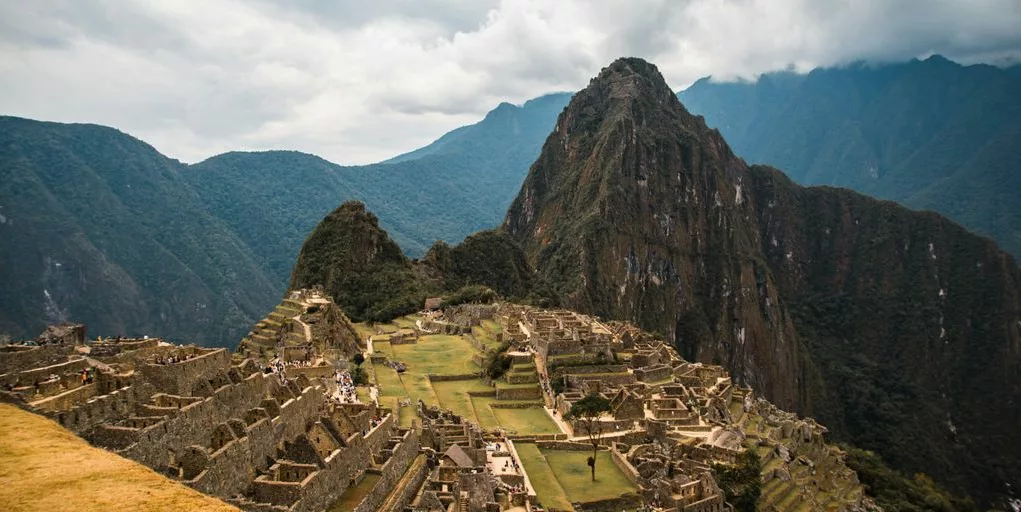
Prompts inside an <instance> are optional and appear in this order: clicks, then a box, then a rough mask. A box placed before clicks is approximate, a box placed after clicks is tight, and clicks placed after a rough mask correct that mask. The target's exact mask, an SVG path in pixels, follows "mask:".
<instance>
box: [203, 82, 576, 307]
mask: <svg viewBox="0 0 1021 512" xmlns="http://www.w3.org/2000/svg"><path fill="white" fill-rule="evenodd" d="M569 99H570V95H569V94H552V95H548V96H543V97H541V98H537V99H534V100H531V101H529V102H527V103H525V104H524V105H522V106H521V107H516V106H513V105H510V104H506V103H504V104H501V105H500V106H499V107H497V108H496V109H494V110H493V111H491V112H490V113H489V114H488V115H487V116H486V118H485V119H483V120H482V121H480V122H478V123H476V124H474V125H471V126H465V127H462V128H459V129H457V130H455V131H453V132H451V133H448V134H447V135H445V136H443V137H442V138H440V139H439V140H437V141H436V142H434V143H433V144H431V145H429V146H426V147H424V148H422V149H419V150H417V151H414V152H412V153H409V154H406V155H402V156H399V157H396V158H394V159H393V160H391V161H390V162H389V163H381V164H373V165H366V166H357V167H342V166H339V165H335V164H332V163H330V162H327V161H326V160H323V159H321V158H319V157H315V156H312V155H308V154H303V153H298V152H292V151H286V152H285V151H271V152H263V153H227V154H224V155H219V156H216V157H213V158H210V159H208V160H206V161H204V162H201V163H199V164H196V165H193V166H191V167H189V168H188V170H187V172H186V173H185V178H186V179H187V181H188V182H189V183H190V184H191V185H192V186H193V187H194V188H195V190H196V191H197V192H198V193H199V194H200V195H201V196H202V198H203V199H204V200H205V201H206V204H207V205H208V207H209V208H210V209H211V211H212V212H213V213H214V214H215V215H217V216H218V217H220V218H221V219H223V221H224V222H226V223H227V224H228V225H229V226H231V228H233V229H234V231H235V232H236V233H237V234H238V236H240V237H241V239H242V240H244V241H245V242H246V243H247V244H248V245H249V246H250V247H252V250H253V251H254V255H255V257H256V259H257V260H258V261H259V262H260V263H262V264H263V266H264V267H265V268H266V269H267V271H268V272H269V274H270V276H271V279H273V280H274V282H276V283H279V284H278V287H279V290H280V293H283V285H284V284H285V283H286V281H287V277H288V275H289V273H290V271H291V266H292V265H293V263H294V259H295V258H296V257H297V255H298V250H299V248H300V247H301V243H302V240H303V239H304V236H305V234H307V233H308V232H310V231H311V230H312V228H314V227H315V225H316V223H318V222H319V221H320V219H322V218H323V217H324V216H325V215H326V214H327V213H329V212H330V211H331V210H332V209H333V208H335V207H336V206H337V204H339V203H341V202H343V201H346V200H349V199H354V200H359V201H362V202H364V203H365V204H367V205H368V206H369V207H370V208H371V209H372V210H373V211H375V212H376V213H377V214H378V215H379V219H380V223H381V224H382V226H383V227H384V228H386V229H387V231H389V232H390V233H391V234H392V235H393V237H394V240H395V241H396V242H397V243H398V244H400V246H401V248H402V249H404V251H405V252H406V253H407V254H409V255H412V256H413V257H421V256H422V255H424V254H425V252H426V250H428V248H429V246H430V245H431V244H432V243H433V242H434V241H436V240H446V241H448V242H451V243H456V242H459V241H461V239H463V238H464V237H465V236H467V235H469V234H471V233H473V232H475V231H479V230H482V229H487V228H492V227H494V226H497V225H499V224H500V220H501V219H502V217H503V214H504V213H505V212H506V210H507V205H509V204H510V201H511V200H512V199H513V197H514V193H515V191H516V190H517V188H518V187H519V186H520V184H521V180H522V179H523V178H524V176H525V173H526V172H527V171H528V166H529V165H530V164H531V163H532V161H533V160H534V159H535V155H537V154H538V153H539V147H540V146H541V144H542V141H543V139H544V138H545V136H546V134H547V133H548V132H549V128H550V127H551V126H553V122H554V120H555V119H556V116H557V114H558V113H560V111H561V110H563V107H564V105H566V104H567V101H568V100H569Z"/></svg>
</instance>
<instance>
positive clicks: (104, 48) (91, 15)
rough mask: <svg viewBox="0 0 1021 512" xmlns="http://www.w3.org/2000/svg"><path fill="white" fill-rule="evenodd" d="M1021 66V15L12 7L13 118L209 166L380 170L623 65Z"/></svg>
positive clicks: (961, 6) (247, 4)
mask: <svg viewBox="0 0 1021 512" xmlns="http://www.w3.org/2000/svg"><path fill="white" fill-rule="evenodd" d="M930 53H941V54H943V55H946V56H948V57H950V58H952V59H954V60H958V61H960V62H966V63H971V62H1003V61H1005V60H1017V59H1018V57H1019V56H1021V0H957V1H947V0H885V1H883V0H621V1H617V0H577V1H575V0H432V1H429V0H334V1H328V0H321V1H317V0H245V1H242V0H215V1H214V0H195V1H191V0H174V1H166V0H133V1H129V0H109V1H104V0H66V1H49V0H31V1H20V0H8V1H3V2H0V114H7V115H18V116H24V117H31V118H36V119H44V120H53V121H66V122H72V121H73V122H93V123H99V124H105V125H110V126H114V127H116V128H119V129H121V130H123V131H125V132H128V133H130V134H132V135H135V136H137V137H139V138H141V139H143V140H145V141H147V142H149V143H150V144H152V145H154V146H155V147H156V148H157V149H159V150H160V151H162V152H163V153H164V154H167V155H168V156H171V157H174V158H178V159H180V160H183V161H186V162H196V161H199V160H202V159H204V158H207V157H209V156H212V155H214V154H217V153H220V152H223V151H228V150H257V149H296V150H300V151H307V152H310V153H315V154H318V155H321V156H323V157H325V158H327V159H329V160H332V161H334V162H337V163H342V164H354V163H369V162H374V161H379V160H382V159H385V158H389V157H391V156H394V155H396V154H399V153H401V152H404V151H408V150H411V149H414V148H417V147H420V146H422V145H425V144H427V143H429V142H430V141H432V140H433V139H435V138H437V137H438V136H440V135H441V134H443V133H444V132H446V131H448V130H450V129H452V128H455V127H457V126H461V125H465V124H469V123H473V122H475V121H478V120H479V119H481V118H482V117H483V116H484V115H485V113H486V112H487V111H488V110H490V109H492V108H493V107H495V106H496V105H497V104H498V103H499V102H501V101H509V102H512V103H521V102H522V101H524V100H527V99H529V98H532V97H535V96H538V95H541V94H543V93H546V92H552V91H563V90H577V89H579V88H581V87H583V86H584V85H585V84H586V83H587V82H588V79H589V78H591V77H592V76H594V75H595V74H596V73H598V71H599V69H600V68H601V67H603V66H605V65H606V64H608V63H609V62H610V61H612V60H613V59H614V58H616V57H619V56H625V55H629V56H639V57H644V58H646V59H648V60H650V61H652V62H654V63H655V64H657V65H658V66H659V68H660V70H661V71H662V72H663V74H664V75H665V76H666V78H667V80H668V81H669V82H670V84H671V86H672V87H674V88H675V89H681V88H683V87H685V86H687V85H689V84H690V83H691V82H693V81H694V80H696V79H697V78H699V77H701V76H705V75H713V76H714V77H717V78H718V79H728V80H730V79H735V78H741V77H746V78H747V77H754V76H755V75H757V74H759V73H762V72H765V71H770V70H776V69H784V68H794V69H797V70H807V69H811V68H812V67H815V66H822V65H840V64H844V63H847V62H851V61H855V60H871V61H888V60H902V59H908V58H911V57H915V56H926V55H928V54H930Z"/></svg>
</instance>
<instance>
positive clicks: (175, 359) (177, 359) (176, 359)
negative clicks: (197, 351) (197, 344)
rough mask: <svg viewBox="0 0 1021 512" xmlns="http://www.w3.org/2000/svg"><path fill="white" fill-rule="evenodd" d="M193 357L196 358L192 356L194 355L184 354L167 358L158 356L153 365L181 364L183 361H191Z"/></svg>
mask: <svg viewBox="0 0 1021 512" xmlns="http://www.w3.org/2000/svg"><path fill="white" fill-rule="evenodd" d="M193 357H195V356H194V355H192V354H184V355H174V354H171V355H169V356H166V357H164V356H160V355H157V356H155V357H154V358H153V364H159V365H168V364H174V363H180V362H181V361H188V360H189V359H192V358H193Z"/></svg>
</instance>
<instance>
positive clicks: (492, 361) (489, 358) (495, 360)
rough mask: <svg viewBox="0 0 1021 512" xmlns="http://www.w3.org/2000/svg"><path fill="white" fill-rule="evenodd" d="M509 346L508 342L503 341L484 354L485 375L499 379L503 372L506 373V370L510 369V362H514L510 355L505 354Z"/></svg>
mask: <svg viewBox="0 0 1021 512" xmlns="http://www.w3.org/2000/svg"><path fill="white" fill-rule="evenodd" d="M510 346H511V344H510V342H509V341H505V342H503V343H501V344H500V346H499V347H497V349H496V350H493V351H490V352H489V353H487V354H486V359H485V370H486V376H487V377H489V378H490V379H499V378H500V377H503V374H505V373H507V370H510V367H511V364H512V363H513V362H514V360H513V359H512V358H511V356H509V355H507V351H508V350H510Z"/></svg>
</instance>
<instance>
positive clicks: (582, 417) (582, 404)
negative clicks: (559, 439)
mask: <svg viewBox="0 0 1021 512" xmlns="http://www.w3.org/2000/svg"><path fill="white" fill-rule="evenodd" d="M609 411H610V401H609V400H607V399H605V398H603V396H602V395H600V394H599V393H589V394H588V395H586V396H585V398H582V399H581V400H578V401H577V402H574V403H573V404H571V409H570V410H569V411H567V414H565V415H564V418H565V419H568V420H574V421H575V424H576V425H579V426H581V428H582V430H584V431H585V435H587V436H588V440H589V443H591V444H592V456H591V457H589V459H588V466H589V467H590V468H591V469H592V481H593V482H595V481H596V455H597V454H598V450H599V437H600V436H602V435H603V423H602V422H601V421H599V417H600V416H602V415H603V413H606V412H609Z"/></svg>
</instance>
